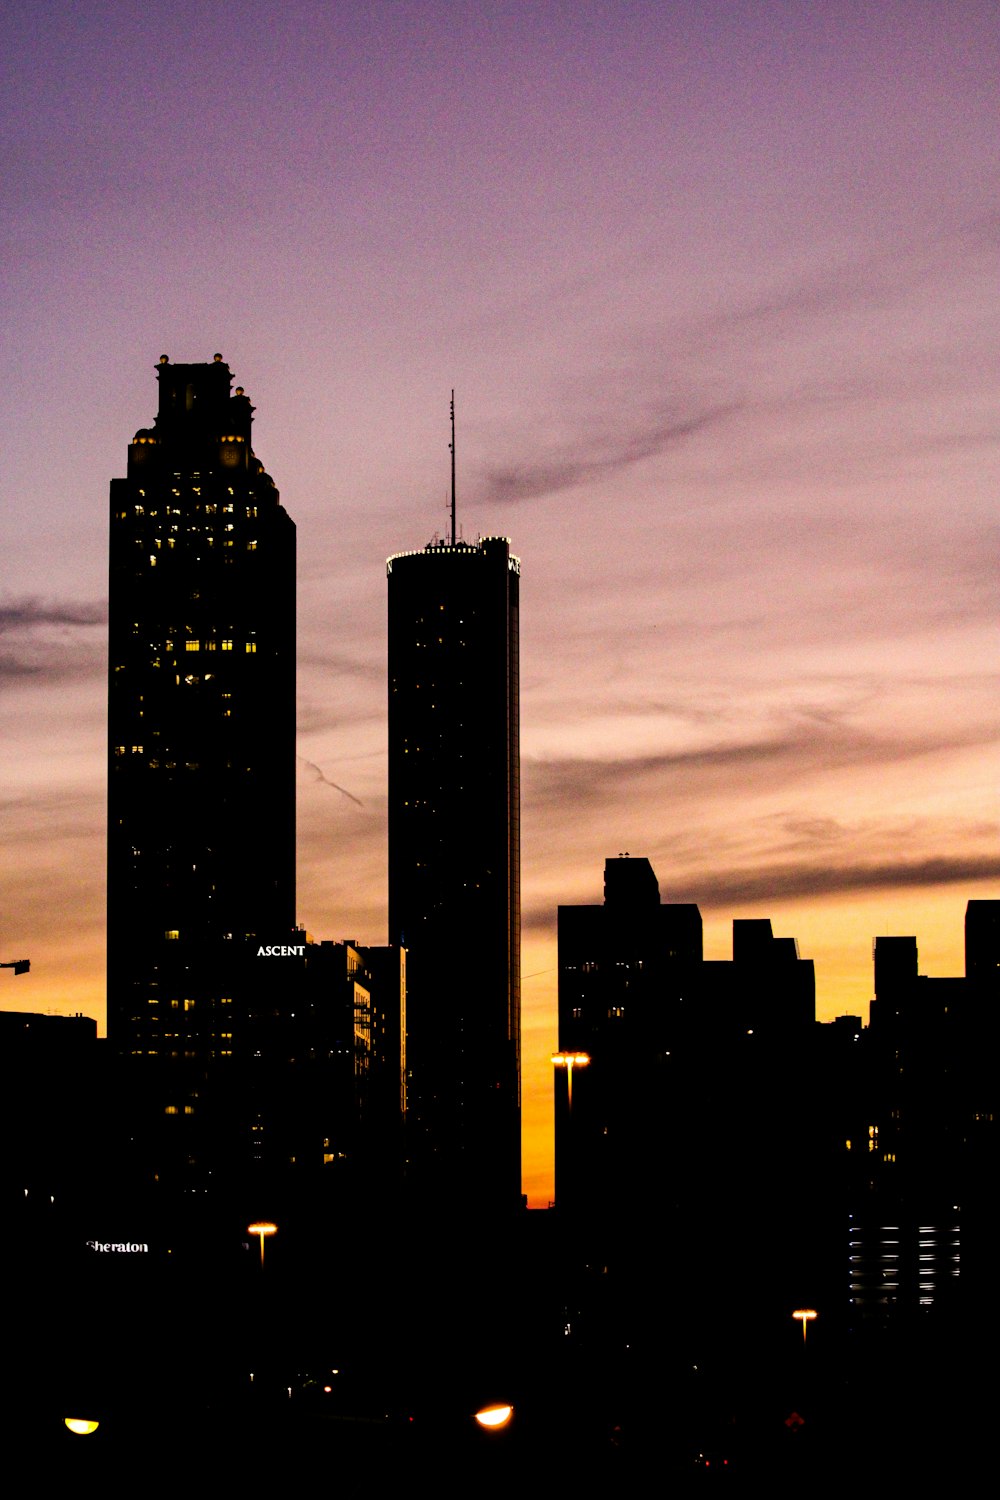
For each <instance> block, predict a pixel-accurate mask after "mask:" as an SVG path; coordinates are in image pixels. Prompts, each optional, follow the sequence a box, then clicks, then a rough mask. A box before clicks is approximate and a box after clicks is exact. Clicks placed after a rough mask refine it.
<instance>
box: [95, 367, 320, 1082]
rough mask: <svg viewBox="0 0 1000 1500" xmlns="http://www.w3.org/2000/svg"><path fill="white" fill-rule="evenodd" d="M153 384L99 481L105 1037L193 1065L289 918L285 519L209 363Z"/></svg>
mask: <svg viewBox="0 0 1000 1500" xmlns="http://www.w3.org/2000/svg"><path fill="white" fill-rule="evenodd" d="M157 374H158V379H159V411H158V414H157V417H156V421H155V423H154V425H153V426H152V427H151V428H143V429H140V430H139V431H138V432H137V433H136V435H135V437H134V439H133V441H132V442H131V444H130V445H129V452H128V474H127V477H126V478H125V479H115V480H112V482H111V554H110V648H109V708H108V727H109V757H108V814H109V815H108V1033H109V1037H110V1039H111V1042H112V1045H113V1046H114V1048H115V1050H116V1051H118V1052H120V1053H128V1054H132V1055H142V1056H152V1057H159V1058H185V1057H186V1058H188V1059H194V1060H197V1061H202V1060H206V1059H210V1058H216V1057H224V1056H227V1055H232V1052H233V1046H234V1031H236V1030H238V1022H236V1021H234V1017H233V983H234V981H233V975H234V972H235V971H236V968H237V961H236V954H237V951H238V950H242V947H243V945H244V943H245V940H246V938H247V937H248V936H249V935H251V934H253V935H257V934H273V933H285V934H287V933H288V932H289V931H290V930H291V929H292V927H293V924H294V912H295V527H294V524H293V522H292V521H291V519H290V518H289V516H288V515H287V514H286V512H285V511H284V510H283V508H282V506H281V505H280V503H279V499H278V491H277V489H276V488H275V486H274V482H273V481H272V480H271V478H270V477H269V475H268V474H267V473H266V472H265V470H264V467H263V465H262V464H261V463H260V462H259V460H258V459H257V458H256V457H255V456H254V453H253V449H252V447H251V442H250V426H251V420H252V413H253V407H252V406H251V404H250V401H249V399H248V398H247V396H246V395H245V394H244V392H243V389H242V387H237V389H236V391H235V392H231V385H232V375H231V373H230V370H229V367H228V365H226V364H225V363H224V361H223V359H222V356H221V355H219V354H217V355H216V356H215V358H214V360H213V362H212V363H211V364H194V365H177V364H171V363H170V361H169V359H168V357H167V356H166V355H163V356H162V357H161V359H160V362H159V366H158V370H157ZM286 940H287V939H286Z"/></svg>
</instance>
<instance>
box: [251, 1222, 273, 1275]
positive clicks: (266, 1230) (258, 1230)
mask: <svg viewBox="0 0 1000 1500" xmlns="http://www.w3.org/2000/svg"><path fill="white" fill-rule="evenodd" d="M277 1232H278V1226H277V1224H272V1223H271V1221H270V1219H258V1220H257V1221H256V1222H255V1223H253V1224H248V1225H247V1234H255V1235H256V1236H257V1237H258V1239H259V1240H260V1268H261V1270H262V1271H263V1269H264V1241H265V1239H266V1238H267V1237H268V1236H269V1235H272V1234H277Z"/></svg>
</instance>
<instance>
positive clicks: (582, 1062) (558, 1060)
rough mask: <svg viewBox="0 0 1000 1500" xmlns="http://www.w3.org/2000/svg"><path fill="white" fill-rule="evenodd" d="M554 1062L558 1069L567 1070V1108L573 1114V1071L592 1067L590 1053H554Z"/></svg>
mask: <svg viewBox="0 0 1000 1500" xmlns="http://www.w3.org/2000/svg"><path fill="white" fill-rule="evenodd" d="M552 1061H553V1063H554V1065H555V1066H556V1067H557V1068H565V1069H566V1108H567V1111H568V1112H569V1113H570V1114H572V1112H573V1069H574V1068H587V1067H589V1066H590V1053H589V1052H553V1054H552Z"/></svg>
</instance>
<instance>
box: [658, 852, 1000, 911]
mask: <svg viewBox="0 0 1000 1500" xmlns="http://www.w3.org/2000/svg"><path fill="white" fill-rule="evenodd" d="M998 878H1000V855H993V856H990V855H970V856H968V857H964V858H963V857H961V856H957V857H952V856H940V857H928V858H925V859H916V860H893V861H885V862H882V863H872V864H860V863H844V864H838V863H836V862H833V863H829V862H827V861H824V862H823V863H822V864H785V865H770V866H768V865H764V866H762V867H760V868H758V869H753V870H726V871H718V872H714V873H713V872H708V873H706V874H704V875H699V876H697V877H696V878H695V879H693V880H691V881H689V882H685V883H684V884H683V885H681V884H679V883H678V884H677V885H674V886H670V885H669V883H665V882H664V881H663V880H662V878H661V881H660V890H661V893H662V895H663V899H664V900H670V901H697V903H698V905H699V906H701V907H703V908H704V909H705V910H715V909H717V908H720V907H722V908H726V909H731V908H732V907H739V906H757V905H760V904H761V903H762V902H766V901H788V900H794V899H795V898H797V897H804V896H830V895H836V894H838V893H841V892H848V891H880V890H885V891H891V890H899V889H903V888H913V887H927V886H940V885H963V884H964V885H969V884H972V883H973V882H975V881H981V880H995V879H998Z"/></svg>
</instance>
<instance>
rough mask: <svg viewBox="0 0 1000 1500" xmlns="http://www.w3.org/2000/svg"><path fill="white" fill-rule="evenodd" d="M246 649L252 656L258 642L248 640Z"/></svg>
mask: <svg viewBox="0 0 1000 1500" xmlns="http://www.w3.org/2000/svg"><path fill="white" fill-rule="evenodd" d="M246 650H247V655H248V656H250V655H251V654H252V653H253V652H254V651H256V650H257V642H256V641H247V644H246Z"/></svg>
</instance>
